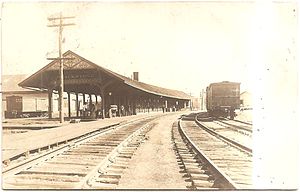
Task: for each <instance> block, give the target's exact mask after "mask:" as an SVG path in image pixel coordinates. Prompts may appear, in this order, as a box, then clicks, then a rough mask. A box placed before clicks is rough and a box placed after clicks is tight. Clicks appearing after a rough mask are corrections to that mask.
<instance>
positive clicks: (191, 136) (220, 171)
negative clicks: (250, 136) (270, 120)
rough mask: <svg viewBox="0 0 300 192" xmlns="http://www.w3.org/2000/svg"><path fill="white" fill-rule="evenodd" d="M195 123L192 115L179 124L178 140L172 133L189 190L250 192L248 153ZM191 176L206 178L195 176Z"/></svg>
mask: <svg viewBox="0 0 300 192" xmlns="http://www.w3.org/2000/svg"><path fill="white" fill-rule="evenodd" d="M195 119H196V118H195V114H192V115H189V116H187V117H183V118H182V119H181V120H179V124H178V133H180V137H179V136H178V134H177V133H175V132H176V131H174V130H176V129H173V132H174V142H175V149H176V150H177V154H178V156H179V159H180V161H181V164H183V169H184V171H185V172H186V174H187V177H189V179H190V180H191V187H192V188H196V189H201V188H221V189H249V188H251V187H252V174H251V173H252V150H249V149H248V148H247V147H245V146H243V145H242V144H239V143H237V142H235V141H232V140H231V139H229V138H226V137H224V136H220V135H219V134H217V133H216V132H214V131H212V130H210V129H207V128H205V126H202V125H201V123H200V122H199V121H198V120H197V119H196V121H195ZM198 124H199V125H200V126H199V125H198ZM176 134H177V136H176V137H175V135H176ZM180 138H181V139H182V140H180ZM177 143H178V144H177ZM182 154H183V156H182ZM182 157H183V158H182ZM189 166H191V168H192V169H189ZM195 173H197V174H204V175H206V176H197V174H195ZM204 178H205V179H204ZM197 183H198V184H197Z"/></svg>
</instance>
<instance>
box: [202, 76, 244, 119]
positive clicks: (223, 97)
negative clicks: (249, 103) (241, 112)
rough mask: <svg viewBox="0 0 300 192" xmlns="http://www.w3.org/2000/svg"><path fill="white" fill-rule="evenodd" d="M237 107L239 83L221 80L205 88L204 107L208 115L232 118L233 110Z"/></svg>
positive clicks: (238, 104)
mask: <svg viewBox="0 0 300 192" xmlns="http://www.w3.org/2000/svg"><path fill="white" fill-rule="evenodd" d="M239 107H240V83H237V82H229V81H223V82H219V83H211V84H210V85H209V86H208V87H207V88H206V109H207V112H208V113H209V115H210V116H213V117H230V119H234V117H235V112H234V111H235V109H238V108H239Z"/></svg>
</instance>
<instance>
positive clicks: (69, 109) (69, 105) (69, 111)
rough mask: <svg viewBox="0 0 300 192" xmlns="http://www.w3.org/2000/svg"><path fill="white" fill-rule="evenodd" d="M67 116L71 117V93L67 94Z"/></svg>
mask: <svg viewBox="0 0 300 192" xmlns="http://www.w3.org/2000/svg"><path fill="white" fill-rule="evenodd" d="M68 114H69V118H70V117H71V93H70V92H68Z"/></svg>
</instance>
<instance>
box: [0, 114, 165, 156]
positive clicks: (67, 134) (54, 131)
mask: <svg viewBox="0 0 300 192" xmlns="http://www.w3.org/2000/svg"><path fill="white" fill-rule="evenodd" d="M162 114H163V113H162V112H150V113H142V114H137V115H133V116H123V117H114V118H107V119H98V120H94V121H89V122H80V123H69V122H66V123H64V124H56V126H57V127H52V128H45V129H38V130H34V131H28V132H23V133H15V134H2V161H4V160H8V159H10V158H12V157H14V156H16V155H19V154H22V153H25V152H27V151H30V150H33V149H37V148H41V147H45V146H49V145H52V144H53V143H57V142H61V141H66V140H69V139H72V138H75V137H78V136H80V135H83V134H85V133H88V132H92V131H94V130H97V129H99V128H104V127H107V126H113V125H117V124H124V123H126V122H130V121H134V120H137V119H142V118H145V117H150V116H161V115H162ZM165 114H166V113H165ZM52 125H54V124H52ZM58 125H59V126H58ZM15 126H18V125H15ZM22 126H23V128H22V129H26V126H25V125H22ZM32 126H48V125H47V124H44V125H36V124H35V125H34V124H30V125H28V127H32ZM2 131H3V130H2Z"/></svg>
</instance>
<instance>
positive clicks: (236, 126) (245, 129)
mask: <svg viewBox="0 0 300 192" xmlns="http://www.w3.org/2000/svg"><path fill="white" fill-rule="evenodd" d="M217 121H219V122H221V123H224V124H225V125H229V126H232V127H234V128H237V129H242V130H244V131H248V132H251V133H252V130H251V129H247V128H244V127H240V126H238V125H233V124H230V123H227V122H224V121H222V120H219V119H218V120H217Z"/></svg>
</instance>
